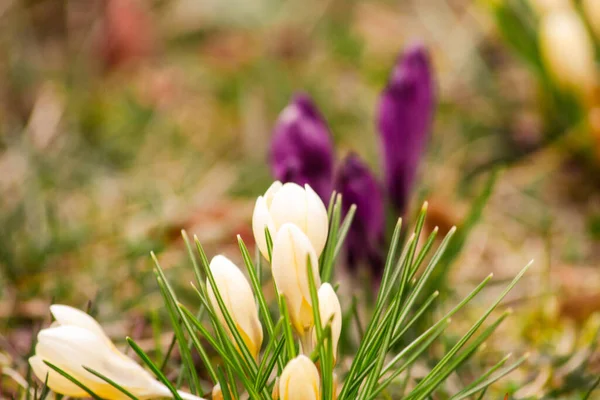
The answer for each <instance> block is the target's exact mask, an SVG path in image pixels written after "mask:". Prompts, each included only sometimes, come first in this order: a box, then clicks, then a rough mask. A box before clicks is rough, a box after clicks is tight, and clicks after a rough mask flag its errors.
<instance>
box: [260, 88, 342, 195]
mask: <svg viewBox="0 0 600 400" xmlns="http://www.w3.org/2000/svg"><path fill="white" fill-rule="evenodd" d="M270 164H271V169H272V171H273V175H274V176H275V179H278V180H280V181H282V182H294V183H297V184H298V185H305V184H308V185H310V186H311V187H312V188H313V189H314V190H315V192H316V193H317V194H318V195H319V196H320V197H321V199H322V200H323V201H324V202H327V201H329V197H330V196H331V191H332V190H331V189H332V188H331V187H332V184H333V143H332V140H331V135H330V133H329V128H328V127H327V123H326V122H325V120H324V118H323V116H322V115H321V113H320V112H319V110H318V109H317V107H316V106H315V104H314V103H313V101H312V100H311V98H310V97H308V96H307V95H305V94H298V95H296V96H295V97H294V99H293V100H292V102H291V103H290V104H289V105H288V106H287V107H285V108H284V109H283V111H282V112H281V114H280V115H279V118H278V120H277V124H276V126H275V131H274V133H273V139H272V141H271V154H270Z"/></svg>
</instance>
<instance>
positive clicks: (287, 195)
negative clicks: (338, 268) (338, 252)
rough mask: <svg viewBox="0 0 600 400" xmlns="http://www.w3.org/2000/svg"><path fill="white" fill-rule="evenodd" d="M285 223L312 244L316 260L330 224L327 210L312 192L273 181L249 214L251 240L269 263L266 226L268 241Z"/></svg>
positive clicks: (323, 245)
mask: <svg viewBox="0 0 600 400" xmlns="http://www.w3.org/2000/svg"><path fill="white" fill-rule="evenodd" d="M286 223H292V224H294V225H296V226H297V227H298V228H300V230H302V232H304V234H305V235H306V236H307V237H308V239H309V240H310V242H311V243H312V246H313V248H314V249H315V252H316V254H317V257H319V256H320V255H321V252H322V251H323V248H324V247H325V242H326V241H327V232H328V230H329V223H328V220H327V210H326V209H325V205H324V204H323V202H322V201H321V198H320V197H319V196H318V195H317V194H316V193H315V191H314V190H312V189H311V187H310V186H308V185H304V188H303V187H302V186H300V185H297V184H295V183H286V184H284V185H282V184H281V182H279V181H276V182H274V183H273V184H272V185H271V187H270V188H269V189H268V190H267V192H266V193H265V195H264V196H260V197H259V198H258V199H257V200H256V205H255V206H254V213H253V215H252V231H253V232H254V240H255V241H256V245H257V246H258V248H259V249H260V252H261V253H262V255H263V256H264V257H265V258H266V259H267V260H268V259H269V253H268V250H267V240H266V238H265V227H267V228H268V229H269V233H270V235H271V239H273V240H275V236H277V232H278V231H279V229H281V226H282V225H283V224H286Z"/></svg>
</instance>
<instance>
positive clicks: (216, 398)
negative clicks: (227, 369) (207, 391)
mask: <svg viewBox="0 0 600 400" xmlns="http://www.w3.org/2000/svg"><path fill="white" fill-rule="evenodd" d="M211 400H223V392H222V391H221V385H220V384H219V383H217V384H216V385H215V386H213V390H212V396H211Z"/></svg>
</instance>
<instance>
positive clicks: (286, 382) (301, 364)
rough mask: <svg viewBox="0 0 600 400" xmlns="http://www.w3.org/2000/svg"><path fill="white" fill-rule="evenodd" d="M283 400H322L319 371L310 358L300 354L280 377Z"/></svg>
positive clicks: (280, 395)
mask: <svg viewBox="0 0 600 400" xmlns="http://www.w3.org/2000/svg"><path fill="white" fill-rule="evenodd" d="M279 398H280V399H281V400H320V399H321V380H320V378H319V371H318V370H317V367H316V366H315V364H313V362H312V361H310V358H308V357H306V356H304V355H300V356H298V357H296V358H294V359H293V360H291V361H290V362H289V363H288V364H287V365H286V366H285V368H284V369H283V372H281V377H280V378H279Z"/></svg>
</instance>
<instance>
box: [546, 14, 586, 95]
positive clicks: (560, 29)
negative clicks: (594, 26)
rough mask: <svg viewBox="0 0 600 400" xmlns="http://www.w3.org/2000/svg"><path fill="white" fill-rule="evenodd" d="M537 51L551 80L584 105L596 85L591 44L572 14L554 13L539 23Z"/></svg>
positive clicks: (581, 24)
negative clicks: (576, 97) (538, 45)
mask: <svg viewBox="0 0 600 400" xmlns="http://www.w3.org/2000/svg"><path fill="white" fill-rule="evenodd" d="M539 40H540V50H541V53H542V58H543V61H544V64H545V66H546V68H547V70H548V73H549V74H550V76H551V77H552V78H553V79H554V80H555V81H556V83H557V85H558V86H560V87H561V88H562V89H563V90H567V91H570V92H572V93H574V94H575V95H577V96H579V97H580V98H582V99H583V100H584V101H587V100H588V99H589V98H590V96H591V95H592V93H593V91H594V89H595V87H596V84H597V70H596V65H595V62H594V44H593V42H592V40H591V38H590V35H589V34H588V32H587V30H586V27H585V25H584V23H583V21H582V20H581V18H580V17H579V15H578V14H577V12H576V11H575V10H572V9H564V10H558V11H553V12H550V13H548V14H546V16H544V17H543V18H542V20H541V21H540V32H539Z"/></svg>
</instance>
